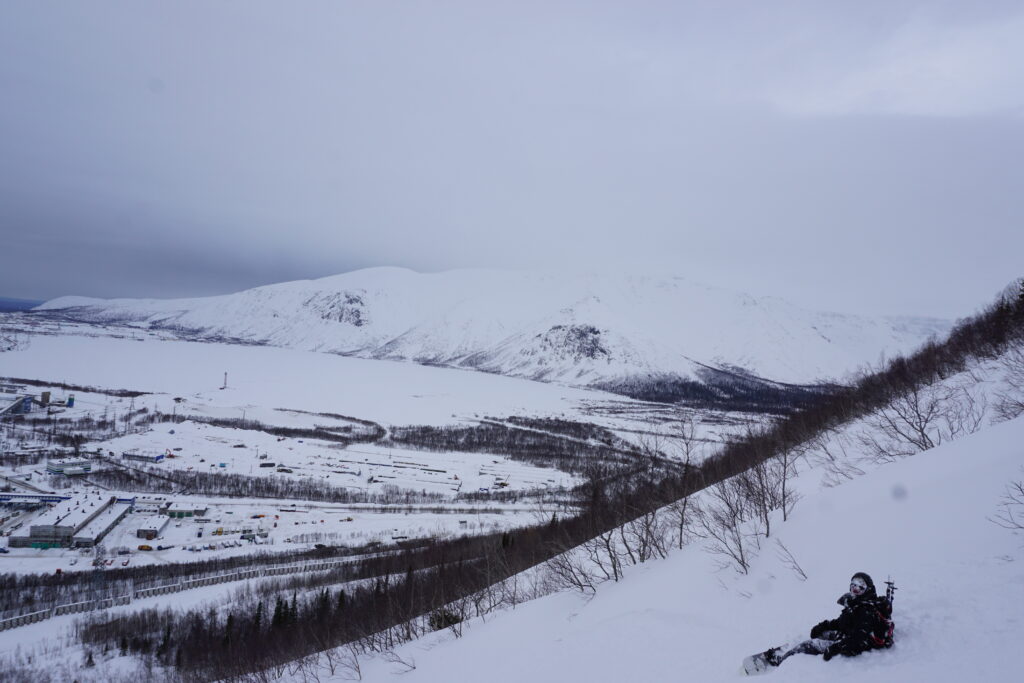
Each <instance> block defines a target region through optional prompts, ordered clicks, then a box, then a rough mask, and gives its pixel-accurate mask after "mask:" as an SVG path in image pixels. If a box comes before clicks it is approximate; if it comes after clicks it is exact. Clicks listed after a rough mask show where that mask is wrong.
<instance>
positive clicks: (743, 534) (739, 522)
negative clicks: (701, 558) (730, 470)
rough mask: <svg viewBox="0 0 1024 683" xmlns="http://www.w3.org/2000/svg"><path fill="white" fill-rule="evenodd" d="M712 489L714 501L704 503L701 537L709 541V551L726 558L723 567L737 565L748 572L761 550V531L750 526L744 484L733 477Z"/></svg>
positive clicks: (710, 492)
mask: <svg viewBox="0 0 1024 683" xmlns="http://www.w3.org/2000/svg"><path fill="white" fill-rule="evenodd" d="M708 492H709V494H710V496H711V498H712V500H711V501H710V502H709V503H708V504H707V505H706V506H703V505H702V506H700V508H699V510H700V513H699V514H700V529H701V536H702V537H703V538H705V539H707V540H708V541H709V544H708V545H707V550H708V552H710V553H712V554H714V555H720V556H722V557H723V558H725V559H724V563H723V567H724V566H729V565H730V564H733V565H735V569H736V571H738V572H740V573H741V574H746V573H747V572H749V571H750V562H751V560H752V559H753V557H754V555H755V554H756V553H757V551H758V550H759V549H760V539H759V536H760V534H759V533H758V530H757V529H756V527H755V528H753V529H751V528H750V527H749V525H748V521H749V520H748V513H747V508H748V504H747V501H746V499H745V496H744V491H743V486H742V484H740V483H739V482H737V481H736V480H735V478H733V479H727V480H725V481H723V482H719V483H718V484H715V485H714V486H712V487H711V488H710V489H708Z"/></svg>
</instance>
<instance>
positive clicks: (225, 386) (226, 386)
mask: <svg viewBox="0 0 1024 683" xmlns="http://www.w3.org/2000/svg"><path fill="white" fill-rule="evenodd" d="M227 388H228V373H226V372H225V373H224V386H222V387H221V389H227Z"/></svg>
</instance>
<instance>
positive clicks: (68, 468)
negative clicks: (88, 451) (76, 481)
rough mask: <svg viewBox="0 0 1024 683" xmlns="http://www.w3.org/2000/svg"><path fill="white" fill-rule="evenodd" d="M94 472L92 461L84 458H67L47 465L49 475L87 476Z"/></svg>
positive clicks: (52, 461)
mask: <svg viewBox="0 0 1024 683" xmlns="http://www.w3.org/2000/svg"><path fill="white" fill-rule="evenodd" d="M91 470H92V461H91V460H86V459H84V458H65V459H63V460H51V461H49V462H48V463H46V473H47V474H65V475H69V476H70V475H73V474H85V473H86V472H89V471H91Z"/></svg>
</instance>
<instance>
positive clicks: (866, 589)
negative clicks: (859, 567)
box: [850, 572, 875, 598]
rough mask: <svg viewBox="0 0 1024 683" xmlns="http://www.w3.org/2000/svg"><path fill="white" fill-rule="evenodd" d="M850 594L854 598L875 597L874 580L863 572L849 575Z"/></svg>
mask: <svg viewBox="0 0 1024 683" xmlns="http://www.w3.org/2000/svg"><path fill="white" fill-rule="evenodd" d="M850 594H851V595H852V596H853V597H855V598H864V597H868V598H873V597H875V582H874V581H872V580H871V577H870V576H868V575H867V574H866V573H864V572H857V573H856V574H854V575H853V576H851V577H850Z"/></svg>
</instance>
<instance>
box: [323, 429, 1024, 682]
mask: <svg viewBox="0 0 1024 683" xmlns="http://www.w3.org/2000/svg"><path fill="white" fill-rule="evenodd" d="M1022 443H1024V418H1018V419H1016V420H1014V421H1012V422H1008V423H1003V424H1001V425H997V426H995V427H992V428H990V429H986V430H984V431H982V432H979V433H976V434H974V435H972V436H970V437H968V438H965V439H963V440H961V441H957V442H953V443H949V444H946V445H943V446H941V447H939V448H937V449H934V450H932V451H927V452H924V453H921V454H918V455H916V456H914V457H911V458H907V459H903V460H900V461H898V462H895V463H893V464H890V465H886V466H883V467H881V468H879V469H877V470H875V471H873V472H870V473H869V474H867V475H865V476H862V477H858V478H856V479H854V480H852V481H849V482H848V483H846V484H844V485H842V486H839V487H837V488H830V489H822V490H820V491H818V492H817V493H814V494H811V495H808V496H807V498H806V499H804V500H803V501H801V502H800V503H798V505H797V507H796V510H795V512H794V514H793V516H792V517H791V519H790V521H788V522H786V523H784V524H781V523H776V524H775V525H774V526H773V528H774V529H776V530H777V531H776V533H775V534H773V536H776V537H777V538H778V539H779V540H781V541H782V542H783V543H784V544H785V546H786V547H787V548H788V549H789V551H790V552H791V553H792V555H793V556H794V557H795V558H796V559H797V561H798V562H799V564H800V565H801V567H802V568H803V570H804V571H805V572H806V574H807V576H808V578H807V580H806V581H801V580H800V579H799V578H798V577H797V576H796V575H795V573H794V572H793V571H792V570H791V569H789V568H788V567H787V566H786V563H785V562H784V561H783V560H782V559H781V558H780V557H778V556H777V552H776V547H775V545H774V538H773V539H770V540H769V541H768V542H766V543H764V544H763V547H762V552H761V554H760V556H759V557H758V558H757V559H756V560H755V561H754V563H753V566H752V568H751V572H750V574H749V575H748V576H739V575H737V574H736V573H735V572H734V571H733V570H732V569H725V570H720V571H716V569H715V567H714V560H713V558H712V557H711V556H709V555H707V554H706V553H704V552H702V551H701V549H700V547H699V544H693V545H691V546H687V547H686V548H684V549H683V550H681V551H677V552H674V553H673V554H672V555H671V556H670V558H669V559H667V560H663V561H654V562H651V563H649V564H647V565H645V566H642V567H640V568H638V569H634V570H632V571H630V572H629V573H628V574H627V577H626V578H625V580H623V581H622V582H620V583H617V584H615V583H605V584H603V585H601V586H600V587H599V588H598V592H597V594H596V596H594V597H593V598H592V599H587V598H584V597H582V596H580V595H579V594H575V593H557V594H554V595H551V596H548V597H545V598H541V599H538V600H535V601H533V602H531V603H527V604H523V605H520V606H519V607H518V608H516V609H515V610H513V611H507V612H503V613H500V614H498V615H495V616H491V617H488V618H487V623H486V624H484V623H481V622H480V620H475V621H474V622H472V623H471V624H470V625H468V626H467V628H466V629H465V631H464V635H463V637H462V638H460V639H454V638H453V636H452V635H451V634H450V633H449V632H442V633H436V634H433V635H431V636H430V637H428V638H424V639H422V640H420V641H417V642H414V643H411V644H408V645H406V646H404V647H402V648H400V649H399V651H398V654H399V655H400V656H401V657H402V658H403V659H405V660H406V661H407V662H410V663H414V664H415V666H416V668H415V670H412V671H409V672H407V673H404V674H402V675H401V676H400V677H399V672H400V671H403V670H404V667H402V666H400V665H397V664H394V663H388V662H385V661H383V660H380V659H378V660H372V661H364V662H363V664H362V675H363V678H362V680H363V681H384V680H393V679H397V680H402V681H405V682H406V683H415V682H424V683H425V682H428V681H429V682H437V683H442V682H444V683H447V682H450V681H477V680H487V681H489V682H491V683H505V682H507V683H523V682H524V681H560V682H565V683H568V682H571V681H581V682H582V681H586V682H588V683H597V682H602V681H608V682H609V683H611V682H615V683H619V682H621V681H627V680H628V681H644V682H645V683H655V682H658V681H666V682H668V681H672V682H678V681H693V682H699V683H717V682H719V681H736V680H737V679H739V678H741V673H740V670H739V666H740V661H741V659H742V658H743V657H744V656H745V655H747V654H751V653H753V652H759V651H761V650H764V649H766V648H767V647H769V646H773V645H778V644H781V643H783V642H786V641H790V642H793V641H795V640H797V639H801V638H803V637H805V635H806V632H807V631H808V630H809V629H810V627H811V626H812V625H813V624H815V623H817V622H818V621H820V620H821V619H825V618H834V617H835V616H837V615H838V613H839V610H840V608H839V606H838V605H836V604H835V600H836V599H837V598H838V597H839V595H840V594H842V593H843V592H844V591H845V590H846V586H847V584H848V581H849V577H850V575H852V574H853V573H854V572H857V571H866V572H868V573H869V574H871V575H872V577H873V578H874V579H875V582H876V584H878V586H879V587H880V588H882V589H884V586H883V581H884V580H885V579H886V577H887V576H889V575H891V576H892V577H893V578H894V579H895V580H896V582H897V586H898V587H899V590H898V592H897V594H896V601H895V614H894V619H895V621H896V625H897V626H896V644H895V646H894V647H893V648H892V649H890V650H884V651H875V652H870V653H866V654H864V655H861V656H859V657H856V658H850V659H846V658H837V659H834V660H832V661H831V662H827V663H826V662H824V661H823V660H822V659H821V658H820V657H811V656H802V655H801V656H795V657H792V658H790V660H788V661H787V662H785V663H784V664H783V666H782V667H781V668H779V669H777V670H773V671H771V672H769V674H768V675H770V676H771V678H770V679H769V680H773V681H778V682H779V683H782V682H784V681H792V682H805V681H850V682H854V683H861V682H863V683H868V682H870V683H877V681H930V682H933V683H942V682H949V683H962V682H963V681H1000V682H1001V681H1007V682H1009V681H1018V680H1020V667H1019V665H1018V663H1017V661H1016V657H1015V655H1016V653H1017V652H1018V650H1019V647H1020V642H1021V638H1022V636H1024V564H1022V561H1024V549H1022V545H1024V537H1022V536H1021V535H1019V534H1017V535H1015V534H1013V533H1012V532H1010V531H1007V530H1006V529H1003V528H1001V527H999V526H997V525H996V524H994V523H993V522H991V521H990V520H989V519H988V518H989V517H992V516H993V515H994V514H995V513H996V512H997V510H998V506H999V503H1000V499H1001V497H1002V495H1003V493H1004V491H1005V486H1006V485H1007V483H1008V482H1010V481H1011V480H1020V479H1022V478H1024V470H1022V469H1021V465H1022V463H1024V447H1022V446H1021V444H1022ZM332 680H343V679H342V678H340V677H339V678H336V679H332Z"/></svg>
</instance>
